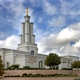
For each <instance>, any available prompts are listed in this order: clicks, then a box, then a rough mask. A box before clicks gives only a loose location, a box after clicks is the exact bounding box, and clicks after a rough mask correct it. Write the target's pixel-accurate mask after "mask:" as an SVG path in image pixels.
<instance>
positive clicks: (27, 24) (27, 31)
mask: <svg viewBox="0 0 80 80" xmlns="http://www.w3.org/2000/svg"><path fill="white" fill-rule="evenodd" d="M25 33H29V22H28V21H26V22H25Z"/></svg>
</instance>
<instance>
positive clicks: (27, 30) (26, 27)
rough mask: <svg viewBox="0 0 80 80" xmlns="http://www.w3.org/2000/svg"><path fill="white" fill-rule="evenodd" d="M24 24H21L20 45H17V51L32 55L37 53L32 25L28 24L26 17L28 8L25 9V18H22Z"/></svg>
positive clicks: (28, 19)
mask: <svg viewBox="0 0 80 80" xmlns="http://www.w3.org/2000/svg"><path fill="white" fill-rule="evenodd" d="M24 18H25V22H23V23H21V31H22V33H21V35H20V44H18V50H20V51H26V52H29V53H31V54H32V55H34V54H36V53H38V48H37V44H35V35H34V34H33V23H32V22H30V16H28V8H27V9H26V16H24Z"/></svg>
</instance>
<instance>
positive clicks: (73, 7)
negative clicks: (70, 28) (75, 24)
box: [59, 0, 80, 17]
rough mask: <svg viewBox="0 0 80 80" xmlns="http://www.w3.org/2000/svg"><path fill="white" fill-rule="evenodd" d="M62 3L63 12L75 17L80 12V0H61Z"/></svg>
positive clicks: (61, 9)
mask: <svg viewBox="0 0 80 80" xmlns="http://www.w3.org/2000/svg"><path fill="white" fill-rule="evenodd" d="M59 1H60V3H61V8H60V11H61V13H62V14H64V15H67V14H69V15H71V16H73V17H75V16H76V15H79V14H80V10H79V8H80V5H79V4H80V3H79V2H80V1H79V0H74V2H72V1H67V0H59Z"/></svg>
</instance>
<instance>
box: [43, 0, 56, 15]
mask: <svg viewBox="0 0 80 80" xmlns="http://www.w3.org/2000/svg"><path fill="white" fill-rule="evenodd" d="M43 9H44V12H45V13H47V14H48V15H54V14H55V13H56V12H57V9H56V7H55V6H53V5H51V4H50V3H48V2H47V0H44V1H43Z"/></svg>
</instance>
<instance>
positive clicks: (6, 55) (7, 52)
mask: <svg viewBox="0 0 80 80" xmlns="http://www.w3.org/2000/svg"><path fill="white" fill-rule="evenodd" d="M24 19H25V21H24V22H22V23H21V31H22V32H21V35H20V43H19V44H18V48H17V50H12V49H6V48H1V49H0V55H1V56H2V61H3V64H4V67H5V68H8V67H9V66H11V65H12V64H19V65H20V67H23V66H30V67H31V68H48V67H47V66H45V64H44V60H45V58H46V56H47V55H44V54H38V47H37V44H36V43H35V35H34V34H33V23H32V22H30V16H29V15H28V9H26V15H25V16H24ZM60 59H61V64H60V65H58V69H62V68H71V63H72V62H73V61H75V60H79V57H77V56H70V55H68V56H60Z"/></svg>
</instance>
